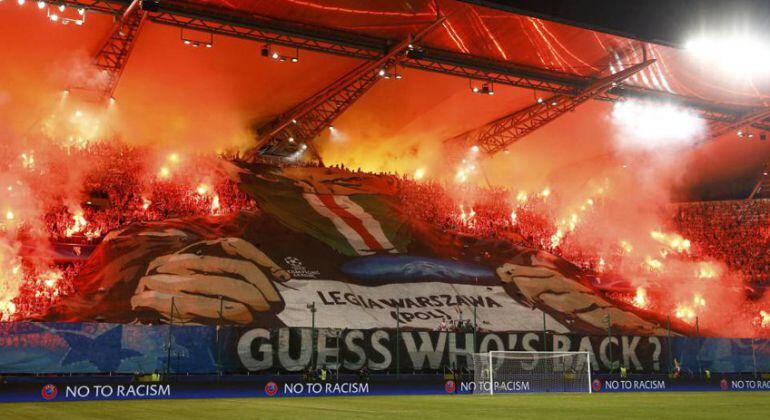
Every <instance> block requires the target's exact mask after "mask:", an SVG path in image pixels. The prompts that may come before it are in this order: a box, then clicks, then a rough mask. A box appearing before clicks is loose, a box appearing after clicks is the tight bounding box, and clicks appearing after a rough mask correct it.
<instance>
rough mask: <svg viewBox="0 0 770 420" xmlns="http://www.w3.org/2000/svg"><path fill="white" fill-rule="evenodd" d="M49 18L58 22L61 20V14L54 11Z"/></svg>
mask: <svg viewBox="0 0 770 420" xmlns="http://www.w3.org/2000/svg"><path fill="white" fill-rule="evenodd" d="M49 18H50V19H51V22H57V21H58V20H59V15H57V14H56V13H53V14H51V16H49Z"/></svg>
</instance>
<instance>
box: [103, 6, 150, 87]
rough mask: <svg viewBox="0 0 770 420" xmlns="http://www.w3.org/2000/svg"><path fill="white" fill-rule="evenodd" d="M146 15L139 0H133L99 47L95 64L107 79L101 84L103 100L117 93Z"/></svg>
mask: <svg viewBox="0 0 770 420" xmlns="http://www.w3.org/2000/svg"><path fill="white" fill-rule="evenodd" d="M145 16H146V13H145V12H144V11H143V10H140V8H139V0H133V1H132V2H131V3H130V4H129V5H128V6H126V8H125V10H124V11H123V14H122V15H121V16H120V17H119V18H118V19H117V20H116V21H115V24H114V25H113V27H112V29H111V30H110V34H109V36H108V37H107V40H106V41H105V42H104V43H103V44H102V46H101V48H99V52H97V54H96V57H95V59H94V64H95V65H96V67H98V68H99V69H101V70H102V72H104V74H105V80H104V82H103V84H102V85H101V86H99V94H100V96H101V99H102V100H109V99H110V98H112V96H113V94H114V93H115V89H116V88H117V86H118V82H119V81H120V76H121V75H122V74H123V70H125V68H126V64H128V58H129V57H130V55H131V51H132V50H133V48H134V45H135V44H136V38H137V36H138V34H139V31H140V29H141V28H142V24H143V23H144V19H145Z"/></svg>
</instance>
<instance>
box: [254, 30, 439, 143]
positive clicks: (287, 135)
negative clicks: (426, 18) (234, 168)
mask: <svg viewBox="0 0 770 420" xmlns="http://www.w3.org/2000/svg"><path fill="white" fill-rule="evenodd" d="M445 19H446V18H445V17H440V18H438V19H437V20H436V21H434V22H433V23H431V24H430V25H428V26H427V27H425V28H423V29H421V30H420V32H418V33H417V34H415V35H414V36H410V37H409V38H408V39H405V40H403V41H401V42H400V43H398V44H397V45H395V46H394V47H393V48H391V49H390V51H388V52H387V53H386V54H385V55H384V56H382V57H381V58H380V59H378V60H376V61H365V62H364V63H362V64H360V65H358V66H357V67H356V68H354V69H353V70H351V71H350V72H348V73H346V74H345V75H343V76H342V77H340V78H339V79H337V80H336V81H335V82H333V83H332V84H330V85H328V86H326V87H325V88H323V89H321V90H320V91H319V92H317V93H315V94H314V95H312V96H310V97H309V98H307V99H306V100H304V101H302V102H301V103H300V104H299V105H297V106H295V107H294V108H292V109H290V110H289V111H287V112H284V113H283V114H281V115H279V116H278V117H277V118H275V119H274V120H272V121H271V122H269V123H267V124H266V125H265V126H263V127H262V128H261V129H260V130H259V131H258V132H259V138H258V140H257V146H256V149H263V150H262V153H267V154H277V153H281V152H280V151H281V149H282V148H286V149H289V151H288V153H286V155H290V154H291V153H294V151H296V147H300V146H301V145H303V144H310V143H311V141H312V140H313V139H314V138H315V137H317V136H318V135H319V134H320V133H321V131H322V130H324V129H326V128H328V127H330V126H331V124H332V122H333V121H334V120H335V119H336V118H337V117H338V116H339V115H341V114H342V113H343V112H344V111H345V110H346V109H348V108H349V107H350V106H351V105H352V104H353V103H355V101H357V100H358V99H359V98H360V97H361V96H363V94H364V93H366V91H368V90H369V89H371V87H372V86H374V84H375V83H376V82H377V81H378V80H380V79H381V77H380V74H379V73H380V72H386V71H389V70H388V69H392V68H395V67H396V66H397V65H398V63H399V62H400V61H401V60H402V59H404V58H405V56H406V52H407V51H408V50H409V49H410V48H413V43H414V42H416V41H418V40H419V39H421V38H422V37H423V36H424V35H425V34H427V33H428V32H430V31H431V30H432V29H434V28H435V27H437V26H438V25H439V24H441V23H442V22H443V21H444V20H445Z"/></svg>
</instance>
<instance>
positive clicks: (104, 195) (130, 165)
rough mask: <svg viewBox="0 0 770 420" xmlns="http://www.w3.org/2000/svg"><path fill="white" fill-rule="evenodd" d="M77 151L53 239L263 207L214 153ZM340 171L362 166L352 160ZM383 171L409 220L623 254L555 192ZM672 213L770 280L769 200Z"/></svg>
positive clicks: (54, 217) (30, 291)
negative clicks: (75, 177) (569, 223)
mask: <svg viewBox="0 0 770 420" xmlns="http://www.w3.org/2000/svg"><path fill="white" fill-rule="evenodd" d="M68 153H71V156H70V157H71V160H72V161H79V162H88V163H89V165H88V167H87V169H86V170H83V171H82V173H81V177H82V178H81V179H79V181H80V185H81V186H82V187H80V188H82V191H80V193H81V194H80V195H81V198H82V199H81V200H72V199H71V198H68V197H67V195H65V194H62V195H61V196H60V197H53V198H52V199H50V200H47V203H48V207H47V209H46V210H45V212H44V215H43V220H44V225H45V226H44V227H45V229H46V231H47V235H48V237H49V238H50V240H51V241H53V242H57V243H67V244H75V245H79V244H80V245H88V244H95V243H98V242H99V241H100V240H101V238H102V237H103V236H104V235H105V234H107V233H108V232H110V231H112V230H114V229H117V228H120V227H122V226H125V225H128V224H131V223H134V222H144V221H157V220H164V219H168V218H174V217H185V216H194V215H221V214H229V213H232V212H236V211H244V210H245V211H257V210H258V207H257V204H256V202H254V200H252V199H251V198H250V197H249V196H248V195H246V194H245V193H243V192H241V191H240V190H239V188H238V186H237V184H236V183H235V182H233V181H232V180H230V179H229V178H228V177H227V176H225V175H224V174H223V173H221V172H219V171H217V170H216V162H215V161H216V159H217V158H215V157H186V158H185V159H187V161H186V162H185V163H179V159H180V158H179V157H178V156H175V155H170V156H168V157H160V158H159V157H157V156H155V157H150V156H149V155H148V152H147V149H141V148H134V147H130V146H126V145H124V144H121V143H94V144H92V145H89V146H87V147H86V148H84V149H75V150H72V151H70V152H68ZM332 168H333V169H334V170H338V171H347V172H351V173H360V172H361V170H360V169H358V170H357V171H354V170H351V169H350V168H346V167H345V166H344V165H335V166H334V167H332ZM58 170H67V163H66V162H55V161H54V162H52V163H51V164H50V167H48V168H46V169H45V171H43V172H47V173H53V174H55V173H57V171H58ZM379 175H380V176H384V177H391V178H392V180H393V183H394V184H395V185H396V186H397V191H398V197H397V198H398V199H399V201H400V204H401V209H402V211H403V212H404V213H405V216H406V217H407V218H408V219H410V220H418V221H421V222H424V223H427V224H431V225H433V226H436V227H438V228H439V229H442V230H443V231H445V232H451V233H457V234H462V235H469V236H473V237H478V238H483V239H506V240H510V241H512V242H514V243H518V244H521V245H524V246H530V247H534V248H540V249H546V250H549V251H551V252H553V253H555V254H557V255H560V256H562V257H564V258H565V259H567V260H569V261H571V262H573V263H575V264H576V265H578V266H580V267H581V268H583V269H585V270H589V271H593V272H601V271H602V270H603V268H604V266H605V260H604V258H608V259H610V262H611V260H612V259H613V258H614V257H618V258H620V257H619V255H620V254H622V252H620V253H619V254H618V255H616V256H613V255H605V256H604V258H602V257H601V256H599V255H598V253H597V251H596V249H595V248H592V247H591V246H590V245H586V244H585V243H581V242H579V241H577V240H575V238H580V237H581V236H582V235H585V234H587V232H589V231H590V230H592V229H596V227H595V225H594V224H593V223H592V220H593V219H592V217H595V213H592V212H586V214H583V215H581V223H580V224H578V225H577V226H573V227H572V228H570V230H569V232H566V233H565V232H564V231H563V229H564V226H563V222H562V224H561V225H560V224H559V222H557V221H556V220H557V215H556V211H557V210H556V209H557V208H558V206H557V205H556V204H557V203H558V197H556V196H555V195H553V194H552V193H551V192H550V191H543V192H541V193H535V194H529V195H526V194H524V193H522V192H519V193H513V192H511V191H509V190H507V189H503V188H481V187H474V186H469V185H452V186H451V187H450V186H447V185H444V184H441V183H438V182H435V181H416V180H414V179H411V178H409V177H406V176H398V175H397V174H390V173H383V174H379ZM592 205H593V204H592ZM669 210H670V212H671V216H672V221H671V223H672V227H673V228H674V230H676V231H677V232H679V233H680V234H681V235H682V236H684V237H685V238H688V239H689V240H690V241H691V243H692V249H691V250H690V253H689V254H690V256H693V257H709V258H713V259H716V260H718V261H723V262H724V263H725V264H726V265H727V266H728V267H729V268H730V269H731V270H732V271H734V272H736V273H738V274H739V275H742V276H744V277H745V279H746V280H747V281H750V282H767V281H768V280H770V279H769V277H770V275H769V274H768V273H769V272H770V253H768V252H767V250H768V246H769V245H770V223H769V222H770V219H769V217H770V200H752V201H722V202H701V203H683V204H676V205H672V206H671V208H670V209H669ZM557 232H561V236H559V234H558V233H557ZM555 238H556V239H557V240H555ZM49 268H50V271H49V272H46V271H45V270H41V269H39V268H36V267H25V275H26V277H27V280H26V281H25V283H24V285H23V287H22V288H21V289H20V292H19V295H18V296H17V297H16V299H15V300H14V303H15V306H16V310H17V312H19V313H23V314H32V313H36V312H39V311H40V310H42V309H44V308H45V307H46V306H47V305H49V304H51V303H52V302H54V301H55V300H57V299H59V298H61V297H62V296H66V295H67V294H69V293H72V292H73V291H74V290H75V288H76V284H75V283H74V281H73V279H74V278H75V277H76V276H77V272H78V269H79V266H78V265H77V264H73V263H69V264H64V265H58V266H52V267H49ZM52 273H55V274H52ZM52 285H53V286H52ZM465 327H467V325H459V324H457V323H454V324H452V326H451V328H455V329H457V328H459V329H462V328H465ZM444 328H447V329H448V328H450V327H449V325H447V326H446V327H444Z"/></svg>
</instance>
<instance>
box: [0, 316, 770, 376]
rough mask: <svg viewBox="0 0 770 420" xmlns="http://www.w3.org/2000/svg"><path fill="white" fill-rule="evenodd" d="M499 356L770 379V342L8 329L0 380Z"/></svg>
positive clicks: (443, 362)
mask: <svg viewBox="0 0 770 420" xmlns="http://www.w3.org/2000/svg"><path fill="white" fill-rule="evenodd" d="M313 337H316V341H315V343H314V342H313ZM544 339H545V340H544ZM169 344H170V346H169ZM490 350H509V351H543V350H545V351H551V350H555V351H585V352H588V353H589V354H590V355H591V366H592V367H593V369H594V371H597V372H608V371H610V368H612V369H613V370H614V371H615V372H617V371H618V370H619V368H620V366H625V367H626V368H627V370H628V371H629V372H631V373H656V372H657V373H668V372H679V373H681V374H684V375H687V374H689V375H697V374H700V373H702V372H705V371H706V370H708V371H710V372H711V373H714V374H716V373H741V372H744V373H755V372H770V340H752V339H721V338H693V337H672V338H667V337H654V336H648V337H633V336H612V337H607V336H579V335H573V334H565V335H560V334H550V333H549V334H547V335H545V336H544V335H543V334H542V333H536V332H521V333H516V332H510V333H498V332H495V333H482V332H479V333H475V334H474V333H473V332H462V333H450V332H437V331H431V332H428V331H400V332H399V334H398V335H397V334H396V331H394V330H384V329H383V330H343V331H339V330H326V329H319V330H316V334H315V335H314V334H312V333H311V330H310V329H309V328H306V329H301V328H275V329H262V328H253V329H249V328H239V327H226V326H225V327H222V328H217V327H216V326H177V325H174V326H169V325H140V324H106V323H31V322H29V323H0V374H9V373H15V374H41V373H56V374H69V373H91V374H93V373H110V372H112V373H151V372H155V371H159V372H172V373H190V374H206V373H216V372H225V373H245V372H251V373H275V372H283V373H292V372H293V373H298V372H303V371H305V370H307V369H308V368H309V367H311V366H315V367H317V368H320V367H322V366H327V367H329V368H331V369H339V370H341V371H343V372H345V371H347V372H356V371H359V370H360V369H362V368H364V367H365V368H367V369H368V370H369V371H372V372H391V373H395V372H401V373H412V372H421V373H429V372H442V371H446V370H449V369H454V370H467V368H468V366H469V360H470V358H469V354H470V353H474V352H480V353H485V352H488V351H490Z"/></svg>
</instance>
